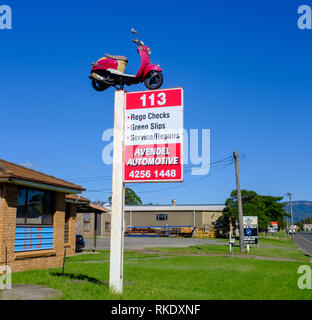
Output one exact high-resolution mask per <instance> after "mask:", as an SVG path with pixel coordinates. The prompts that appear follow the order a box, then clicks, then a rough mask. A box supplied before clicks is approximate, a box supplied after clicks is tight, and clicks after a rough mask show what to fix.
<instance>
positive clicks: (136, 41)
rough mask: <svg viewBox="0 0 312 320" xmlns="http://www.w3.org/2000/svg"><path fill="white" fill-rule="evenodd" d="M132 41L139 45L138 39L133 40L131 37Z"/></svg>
mask: <svg viewBox="0 0 312 320" xmlns="http://www.w3.org/2000/svg"><path fill="white" fill-rule="evenodd" d="M131 41H132V42H134V43H135V44H137V45H139V43H140V41H139V40H133V39H131Z"/></svg>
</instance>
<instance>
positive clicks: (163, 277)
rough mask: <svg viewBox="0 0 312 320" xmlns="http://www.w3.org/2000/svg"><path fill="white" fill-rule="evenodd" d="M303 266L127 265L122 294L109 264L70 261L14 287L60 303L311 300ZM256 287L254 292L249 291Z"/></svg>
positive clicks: (226, 262) (23, 276)
mask: <svg viewBox="0 0 312 320" xmlns="http://www.w3.org/2000/svg"><path fill="white" fill-rule="evenodd" d="M300 265H301V263H297V262H280V261H263V260H255V259H235V258H229V257H209V256H195V257H193V256H192V257H191V256H175V257H165V258H162V259H151V260H141V261H125V264H124V281H125V286H124V292H123V294H122V295H121V296H120V295H114V294H112V293H111V292H110V291H109V289H108V286H107V280H108V277H109V263H108V262H103V263H96V264H94V263H90V264H88V263H80V264H79V263H71V264H67V265H66V275H67V276H60V275H59V273H60V271H61V269H60V268H57V269H48V270H41V271H27V272H22V273H16V274H13V283H23V284H26V283H31V284H37V285H42V286H48V287H51V288H54V289H58V290H60V291H61V292H62V297H60V299H75V300H79V299H92V300H96V299H127V300H128V299H129V300H134V299H139V300H149V299H182V300H184V299H188V300H190V299H195V300H208V299H256V300H258V299H260V300H261V299H300V300H301V299H309V300H311V299H312V290H300V289H298V287H297V281H298V276H299V275H298V274H297V270H298V267H299V266H300ZM250 288H252V290H250Z"/></svg>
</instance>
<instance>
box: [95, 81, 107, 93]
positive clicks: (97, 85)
mask: <svg viewBox="0 0 312 320" xmlns="http://www.w3.org/2000/svg"><path fill="white" fill-rule="evenodd" d="M92 87H93V89H94V90H96V91H104V90H106V89H107V88H108V87H109V85H108V84H105V83H101V82H99V81H97V80H95V79H92Z"/></svg>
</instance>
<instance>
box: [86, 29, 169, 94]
mask: <svg viewBox="0 0 312 320" xmlns="http://www.w3.org/2000/svg"><path fill="white" fill-rule="evenodd" d="M131 32H132V33H134V34H135V35H136V39H135V40H131V41H132V42H134V43H135V44H136V45H137V46H138V49H137V51H138V53H139V54H140V57H141V66H140V68H139V71H138V73H137V74H136V75H131V74H126V73H124V72H125V69H126V65H127V63H128V59H127V58H126V57H124V56H113V55H110V54H105V56H104V57H103V58H101V59H99V60H98V61H97V62H96V63H92V70H91V76H90V77H89V78H90V79H91V80H92V86H93V88H94V89H95V90H96V91H104V90H106V89H107V88H109V87H110V86H113V87H115V88H116V89H123V87H124V86H125V85H127V86H130V85H132V84H137V83H140V82H144V84H145V86H146V88H148V89H150V90H155V89H158V88H160V87H161V85H162V84H163V75H162V70H161V68H160V66H159V65H155V64H151V60H150V55H151V49H150V48H149V47H147V46H145V45H144V43H143V42H142V41H141V40H138V38H137V31H136V30H135V29H131ZM118 86H119V87H118Z"/></svg>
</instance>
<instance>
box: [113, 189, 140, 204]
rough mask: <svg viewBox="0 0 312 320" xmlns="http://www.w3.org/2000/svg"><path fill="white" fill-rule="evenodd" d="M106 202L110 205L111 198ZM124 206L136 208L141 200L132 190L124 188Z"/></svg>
mask: <svg viewBox="0 0 312 320" xmlns="http://www.w3.org/2000/svg"><path fill="white" fill-rule="evenodd" d="M108 202H109V203H110V204H111V203H112V196H109V197H108ZM125 204H126V205H132V206H138V205H142V200H141V198H140V197H139V196H138V195H137V194H136V193H135V192H134V191H133V190H132V189H130V188H125Z"/></svg>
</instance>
